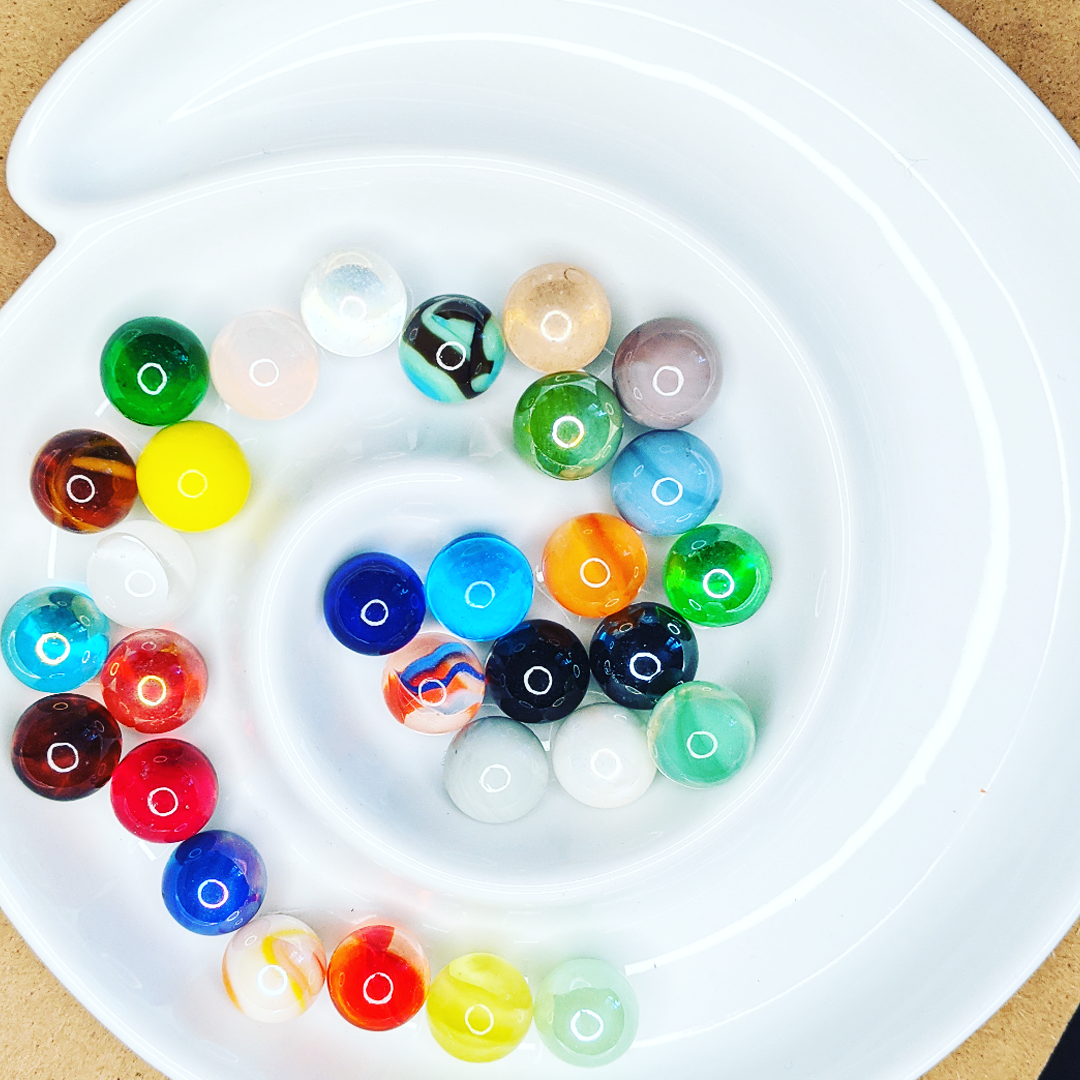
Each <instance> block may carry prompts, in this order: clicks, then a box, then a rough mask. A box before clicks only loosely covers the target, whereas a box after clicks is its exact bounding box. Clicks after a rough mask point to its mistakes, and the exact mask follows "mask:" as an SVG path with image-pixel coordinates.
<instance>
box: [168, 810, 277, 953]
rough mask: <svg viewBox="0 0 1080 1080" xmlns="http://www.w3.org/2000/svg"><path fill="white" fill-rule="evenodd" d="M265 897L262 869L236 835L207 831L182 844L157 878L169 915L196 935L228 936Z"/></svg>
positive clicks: (253, 852)
mask: <svg viewBox="0 0 1080 1080" xmlns="http://www.w3.org/2000/svg"><path fill="white" fill-rule="evenodd" d="M265 894H266V866H265V865H264V864H263V861H262V856H261V855H260V854H259V853H258V852H257V851H256V850H255V848H254V847H253V846H252V844H251V843H249V842H248V841H247V840H245V839H244V838H243V837H242V836H237V835H236V833H233V832H226V831H225V830H223V829H207V830H206V832H200V833H196V834H195V835H194V836H191V837H189V838H188V839H187V840H185V841H184V842H183V843H182V844H181V845H180V846H179V847H178V848H177V849H176V850H175V851H174V852H173V853H172V854H171V855H170V856H169V861H168V862H167V863H166V864H165V872H164V874H162V877H161V896H162V899H163V900H164V901H165V907H166V908H168V909H169V914H170V915H171V916H172V917H173V918H174V919H175V920H176V921H177V922H178V923H179V924H180V925H181V926H182V927H184V928H185V929H186V930H191V931H193V932H194V933H196V934H206V935H209V936H212V935H214V934H231V933H232V932H233V931H234V930H238V929H239V928H240V927H241V926H243V925H244V924H245V923H247V922H249V921H250V920H251V919H253V918H254V917H255V913H256V912H257V911H258V910H259V907H260V906H261V905H262V902H263V897H264V896H265Z"/></svg>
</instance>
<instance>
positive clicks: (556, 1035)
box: [533, 957, 638, 1067]
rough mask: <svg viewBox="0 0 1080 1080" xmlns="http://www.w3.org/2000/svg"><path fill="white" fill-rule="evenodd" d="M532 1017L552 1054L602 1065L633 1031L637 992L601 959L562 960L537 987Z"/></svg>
mask: <svg viewBox="0 0 1080 1080" xmlns="http://www.w3.org/2000/svg"><path fill="white" fill-rule="evenodd" d="M533 1021H534V1022H535V1024H536V1030H537V1031H538V1032H540V1038H541V1039H543V1040H544V1045H545V1046H546V1047H547V1048H548V1049H549V1050H550V1051H551V1052H552V1053H553V1054H554V1055H555V1056H556V1057H560V1058H562V1059H563V1061H568V1062H570V1064H571V1065H583V1066H586V1067H591V1066H595V1065H607V1064H608V1062H610V1061H614V1060H615V1059H616V1058H617V1057H621V1056H622V1055H623V1054H625V1053H626V1051H627V1050H628V1049H629V1048H630V1045H631V1043H633V1041H634V1036H635V1035H637V1028H638V1003H637V995H636V994H635V993H634V991H633V988H632V987H631V986H630V983H629V982H627V980H626V977H625V976H624V975H623V974H622V972H621V971H619V970H618V969H617V968H614V967H612V966H611V964H608V963H606V962H605V961H603V960H593V959H590V958H585V957H582V958H580V959H576V960H566V961H564V962H563V963H561V964H560V965H559V966H558V967H557V968H555V969H554V971H551V972H549V973H548V974H547V975H546V976H545V977H544V980H543V981H542V982H541V983H540V986H539V987H538V988H537V991H536V1002H535V1004H534V1006H533Z"/></svg>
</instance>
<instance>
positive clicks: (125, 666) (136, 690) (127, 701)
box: [101, 630, 207, 735]
mask: <svg viewBox="0 0 1080 1080" xmlns="http://www.w3.org/2000/svg"><path fill="white" fill-rule="evenodd" d="M206 679H207V673H206V662H205V661H204V660H203V658H202V654H201V653H200V652H199V650H198V649H196V648H195V646H194V645H192V644H191V642H190V641H188V639H187V638H185V637H181V636H180V635H179V634H178V633H176V632H175V631H173V630H137V631H136V632H135V633H134V634H129V635H128V636H127V637H126V638H123V639H122V640H120V641H118V642H117V643H116V644H115V645H114V646H113V648H112V650H111V651H110V653H109V655H108V656H107V657H106V659H105V666H104V667H103V668H102V672H101V696H102V699H103V700H104V702H105V705H106V707H107V708H108V710H109V712H111V713H112V714H113V716H115V717H116V719H117V720H118V721H119V722H120V723H121V724H124V725H125V726H126V727H130V728H134V729H135V730H136V731H141V732H143V733H144V734H149V735H161V734H163V733H164V732H166V731H172V730H173V729H174V728H178V727H180V725H181V724H186V723H187V722H188V721H189V720H190V719H191V718H192V716H194V715H195V711H196V710H197V709H198V708H199V706H200V705H201V704H202V701H203V698H204V697H205V696H206Z"/></svg>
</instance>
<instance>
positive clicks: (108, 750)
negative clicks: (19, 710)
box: [11, 694, 121, 800]
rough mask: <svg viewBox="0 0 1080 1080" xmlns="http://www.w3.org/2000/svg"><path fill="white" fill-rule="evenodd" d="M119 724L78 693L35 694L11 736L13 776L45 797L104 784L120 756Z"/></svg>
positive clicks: (74, 795)
mask: <svg viewBox="0 0 1080 1080" xmlns="http://www.w3.org/2000/svg"><path fill="white" fill-rule="evenodd" d="M120 744H121V738H120V726H119V725H118V724H117V722H116V721H115V720H114V719H113V718H112V717H111V716H110V715H109V710H108V709H106V708H105V706H104V705H100V704H98V702H96V701H94V700H92V699H91V698H88V697H83V695H82V694H50V695H49V696H48V697H43V698H39V699H38V700H37V701H35V702H34V704H33V705H31V706H30V707H29V708H28V709H27V710H26V711H25V712H24V713H23V714H22V716H20V717H19V719H18V722H17V723H16V724H15V731H14V734H13V735H12V738H11V764H12V765H13V766H14V768H15V775H16V776H18V778H19V779H20V780H21V781H22V782H23V783H24V784H25V785H26V786H27V787H28V788H29V789H30V790H31V791H34V792H36V793H37V794H38V795H44V796H45V798H47V799H56V800H68V799H81V798H83V797H84V796H86V795H91V794H93V793H94V792H95V791H97V790H98V788H101V787H104V786H105V785H106V784H107V783H108V782H109V779H110V777H112V775H113V772H114V771H115V769H116V765H117V762H119V760H120Z"/></svg>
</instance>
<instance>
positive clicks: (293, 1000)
mask: <svg viewBox="0 0 1080 1080" xmlns="http://www.w3.org/2000/svg"><path fill="white" fill-rule="evenodd" d="M221 981H222V982H223V983H224V985H225V993H226V994H227V995H228V998H229V1000H230V1001H231V1002H232V1003H233V1004H234V1005H235V1006H236V1007H237V1008H238V1009H239V1010H240V1011H241V1012H242V1013H243V1014H244V1015H245V1016H248V1017H250V1018H251V1019H252V1020H260V1021H262V1022H263V1023H264V1024H280V1023H282V1022H284V1021H285V1020H295V1019H296V1017H298V1016H300V1015H301V1014H303V1013H305V1012H306V1011H307V1010H308V1009H309V1008H311V1006H312V1004H313V1003H314V1001H315V999H316V998H317V997H318V996H319V993H320V991H321V990H322V988H323V984H324V983H325V982H326V952H325V950H324V949H323V945H322V942H321V941H320V940H319V936H318V934H316V933H315V931H314V930H312V929H311V927H310V926H308V925H307V923H304V922H301V921H300V920H299V919H296V918H293V916H292V915H283V914H280V913H277V914H274V915H259V916H256V918H254V919H252V920H251V922H249V923H248V924H247V926H245V927H244V928H243V929H242V930H241V931H240V932H239V933H236V934H233V936H232V937H231V938H230V939H229V944H228V945H226V946H225V955H224V956H223V957H222V958H221Z"/></svg>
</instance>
